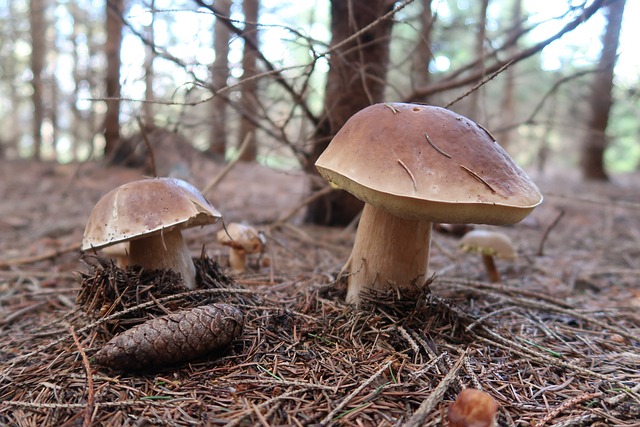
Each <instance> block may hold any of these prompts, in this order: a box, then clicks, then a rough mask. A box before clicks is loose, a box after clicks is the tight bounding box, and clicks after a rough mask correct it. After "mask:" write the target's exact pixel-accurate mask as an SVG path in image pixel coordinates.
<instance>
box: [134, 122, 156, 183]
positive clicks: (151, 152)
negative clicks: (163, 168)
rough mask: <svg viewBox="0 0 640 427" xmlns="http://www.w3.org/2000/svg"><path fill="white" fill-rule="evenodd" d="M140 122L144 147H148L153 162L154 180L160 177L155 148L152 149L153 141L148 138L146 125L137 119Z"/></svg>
mask: <svg viewBox="0 0 640 427" xmlns="http://www.w3.org/2000/svg"><path fill="white" fill-rule="evenodd" d="M136 120H137V121H138V126H139V127H140V134H141V135H142V140H143V141H144V145H145V146H146V147H147V153H148V155H149V160H150V161H151V176H153V177H154V178H155V177H157V176H158V173H157V171H156V157H155V156H154V155H153V148H151V141H149V137H148V136H147V132H145V128H144V124H143V123H142V120H141V119H140V117H136Z"/></svg>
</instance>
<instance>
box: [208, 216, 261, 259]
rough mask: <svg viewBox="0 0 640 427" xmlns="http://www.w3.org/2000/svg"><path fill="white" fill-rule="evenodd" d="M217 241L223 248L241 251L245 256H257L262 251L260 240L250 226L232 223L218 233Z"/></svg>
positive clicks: (258, 235)
mask: <svg viewBox="0 0 640 427" xmlns="http://www.w3.org/2000/svg"><path fill="white" fill-rule="evenodd" d="M217 237H218V241H219V242H220V243H222V244H223V245H225V246H229V247H231V248H233V249H236V250H242V251H244V253H246V254H257V253H258V252H260V251H261V250H262V239H261V238H260V234H258V232H257V231H256V229H255V228H253V227H251V226H250V225H246V224H240V223H237V222H232V223H230V224H227V225H226V227H225V228H224V229H222V230H220V231H218V236H217Z"/></svg>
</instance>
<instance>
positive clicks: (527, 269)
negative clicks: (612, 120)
mask: <svg viewBox="0 0 640 427" xmlns="http://www.w3.org/2000/svg"><path fill="white" fill-rule="evenodd" d="M4 166H5V165H3V168H4ZM35 167H36V166H34V168H35ZM98 168H99V167H98V166H96V167H95V169H96V171H94V170H91V171H86V172H85V174H84V175H82V174H81V175H82V176H80V177H79V178H77V179H78V180H81V179H86V180H90V181H88V182H92V183H93V182H95V180H94V179H92V178H95V176H94V175H95V174H98V173H103V172H100V171H97V169H98ZM5 170H6V169H5ZM241 172H243V174H239V173H238V174H237V176H236V177H235V178H234V174H233V173H231V174H230V176H229V177H228V179H230V180H233V179H236V180H240V179H246V180H247V181H249V180H250V179H249V177H247V176H246V173H251V172H250V171H249V170H248V169H245V170H242V171H241ZM19 175H20V174H15V176H16V178H15V179H14V181H16V182H12V181H11V176H10V174H9V173H7V174H6V176H3V178H6V179H3V181H2V184H0V189H1V191H2V193H1V194H2V196H3V204H2V207H1V210H0V213H2V214H3V215H2V217H3V218H4V217H7V218H17V217H20V215H18V214H16V212H17V209H16V206H18V205H19V206H20V207H21V208H22V207H26V206H28V201H26V200H25V199H23V198H20V199H18V196H20V192H21V187H20V183H18V182H17V180H18V177H19ZM53 175H54V176H44V178H46V179H45V180H44V181H39V179H43V172H42V170H38V171H36V172H34V173H33V174H31V176H32V177H33V178H32V180H33V181H34V182H35V183H38V182H39V183H40V184H37V185H36V187H37V188H36V189H35V190H34V189H33V187H30V188H29V189H26V188H25V189H23V191H24V193H25V194H28V197H29V198H32V199H33V204H34V205H37V206H36V209H35V210H33V211H28V213H27V214H25V215H24V220H23V221H14V220H9V221H5V222H3V223H2V224H4V225H3V227H4V229H6V230H7V235H10V236H11V237H12V238H11V241H10V242H9V241H6V240H3V243H2V245H3V246H2V247H1V248H0V249H2V253H3V256H2V260H0V261H2V262H4V263H3V267H2V268H0V317H1V318H2V321H0V328H1V329H0V330H1V332H2V334H1V335H0V343H1V345H0V366H1V376H0V423H1V424H5V425H17V426H27V425H83V424H84V425H88V424H92V425H109V426H121V425H122V426H125V425H174V426H196V425H230V426H244V425H364V426H368V425H372V426H374V425H375V426H396V425H397V426H403V425H406V426H418V425H420V426H438V425H446V421H444V420H446V419H447V408H448V406H449V405H450V404H451V403H452V402H453V401H454V400H455V398H456V396H457V395H458V393H459V392H460V391H461V390H462V389H464V388H476V389H480V390H482V391H484V392H486V393H488V394H489V395H491V396H492V397H493V399H495V401H496V402H497V403H498V406H499V407H498V424H499V425H501V426H502V425H508V426H608V425H618V426H633V425H638V420H639V419H640V373H639V372H640V351H639V345H640V344H639V343H640V339H639V338H640V318H639V316H638V305H640V288H639V287H638V283H639V280H638V277H640V265H638V263H637V262H638V261H637V260H638V259H640V244H639V242H640V232H639V231H638V230H640V209H639V208H638V206H639V205H638V203H640V200H638V198H639V197H640V196H638V195H640V191H639V189H638V184H637V182H638V180H636V181H633V180H632V179H631V180H629V182H619V183H617V185H609V186H593V187H590V188H589V189H588V191H585V189H584V188H578V189H575V188H565V189H563V190H565V192H564V193H563V194H565V195H566V194H589V195H590V197H591V198H590V199H589V200H583V199H579V198H568V197H559V196H554V195H553V193H552V191H559V190H558V185H557V183H556V182H548V183H547V182H544V181H542V182H541V187H542V188H543V192H544V189H545V185H546V186H547V188H549V189H550V194H551V195H550V196H549V197H547V201H546V202H545V205H543V206H542V207H541V208H539V209H538V210H536V212H535V213H534V215H532V216H531V217H530V218H529V219H528V220H525V221H524V222H523V223H522V224H519V225H517V226H515V227H509V228H507V229H505V232H507V233H508V234H510V235H511V237H512V238H513V239H514V241H516V242H518V243H519V246H520V253H521V257H520V258H519V259H518V260H517V261H515V262H514V263H512V264H510V265H506V266H503V269H504V278H505V281H504V283H503V284H489V283H487V282H486V280H485V278H484V276H483V274H484V273H483V270H482V264H481V261H480V260H479V259H474V258H473V257H469V256H466V255H465V256H463V255H461V254H459V253H457V252H456V250H455V248H456V242H457V241H456V239H455V238H454V237H450V236H436V237H435V239H434V248H433V251H432V253H433V254H432V261H431V268H432V271H434V272H435V273H436V274H435V276H434V277H433V278H430V279H429V280H427V281H425V283H416V288H415V289H414V290H413V292H410V293H407V294H398V293H393V292H390V293H384V294H380V293H378V294H368V295H367V296H366V298H365V302H364V303H363V304H362V306H361V307H359V308H357V309H356V308H355V307H353V306H348V305H346V304H345V303H344V302H343V298H344V294H345V281H344V278H342V279H341V278H338V277H337V273H338V272H339V271H340V267H341V264H342V263H344V261H345V260H346V259H347V258H348V255H349V251H350V245H351V244H352V241H353V231H352V230H350V229H346V230H342V229H327V228H323V227H312V226H302V225H291V224H288V225H286V226H283V227H279V228H277V229H270V227H269V223H271V222H272V221H275V220H277V218H278V216H277V213H274V214H273V215H271V216H270V217H269V216H266V215H265V216H264V217H263V218H262V222H259V221H260V214H261V213H262V214H263V215H264V212H263V211H262V212H261V211H260V204H259V203H262V202H254V204H253V205H251V203H245V205H244V209H247V210H249V211H250V213H249V214H248V215H251V216H252V218H254V220H255V219H258V221H256V222H257V223H258V224H259V226H260V227H261V228H262V229H263V230H264V231H265V233H266V235H267V240H268V250H267V251H266V253H267V254H268V256H269V258H270V262H269V263H268V265H267V266H266V267H265V266H263V265H260V266H256V265H255V261H256V260H254V264H253V269H252V270H251V271H249V272H247V273H245V274H243V275H239V276H227V275H225V273H224V271H222V272H221V273H220V275H219V276H217V277H216V278H213V277H211V279H210V282H211V283H216V285H214V286H208V287H207V286H205V287H202V288H200V289H198V290H195V291H186V290H180V289H171V287H170V286H169V287H168V288H167V290H166V292H158V291H157V288H153V289H154V291H153V292H147V294H145V295H143V298H138V299H136V298H133V299H129V300H128V301H126V304H121V305H117V304H120V302H122V301H123V300H124V299H123V298H121V299H120V302H118V303H117V304H116V305H115V306H113V307H111V308H109V309H108V310H106V311H105V312H104V313H103V314H104V316H95V315H94V314H91V312H92V311H93V310H96V309H97V311H98V313H99V312H100V309H101V307H103V306H104V305H105V300H101V301H98V300H93V302H91V301H92V300H91V299H89V298H87V299H86V300H85V304H94V305H93V306H91V307H92V308H91V310H87V309H86V307H84V308H82V304H81V305H77V304H76V298H77V296H78V295H79V294H81V292H82V288H81V286H80V284H81V282H82V279H83V278H85V279H86V278H87V275H90V274H94V273H95V271H94V272H93V273H92V270H91V269H90V268H89V267H87V265H83V264H82V263H81V262H80V261H79V258H80V257H79V255H78V253H77V252H75V251H68V252H65V251H62V252H61V253H58V254H57V255H53V256H51V257H44V258H42V259H38V260H37V261H33V260H31V261H29V263H20V264H14V263H12V262H10V261H11V260H12V259H20V258H27V257H31V258H33V256H37V255H38V251H40V254H44V255H47V254H49V253H51V252H46V250H45V249H47V248H54V249H55V248H60V247H67V246H69V245H72V244H73V243H74V242H79V235H81V233H82V227H83V221H84V220H86V215H88V210H90V208H91V206H92V205H91V202H90V201H91V200H93V201H95V200H97V198H98V197H99V196H100V194H101V192H103V191H104V190H105V189H106V188H98V186H96V185H94V184H91V185H84V186H80V184H77V185H79V186H80V188H81V189H82V191H75V192H68V193H67V195H66V196H64V197H63V196H62V195H61V194H60V193H56V192H55V191H52V190H51V189H52V188H54V187H52V186H51V185H50V184H49V183H48V181H54V180H56V179H57V180H58V181H60V182H66V183H68V181H67V179H68V176H69V175H68V174H67V175H62V176H57V175H56V174H55V173H54V174H53ZM109 176H111V175H109ZM21 178H22V179H24V175H23V176H22V177H21ZM280 178H282V177H281V176H280ZM287 178H291V177H287ZM296 179H298V178H296ZM114 180H115V178H114ZM257 181H258V182H260V181H265V180H264V179H263V180H260V179H258V180H257ZM282 181H283V183H281V184H280V185H281V187H276V188H275V189H273V188H272V189H271V190H270V191H282V192H283V193H286V191H287V190H286V188H287V187H285V186H284V185H285V182H286V181H287V179H282ZM236 182H239V181H236ZM271 182H272V183H273V181H271ZM112 184H114V182H111V181H110V182H105V183H104V185H105V186H107V185H112ZM565 185H567V184H565ZM581 185H583V184H581ZM112 186H115V185H112ZM231 189H232V186H230V187H229V192H228V193H225V190H224V189H222V188H221V192H220V193H218V194H217V197H216V198H218V197H219V198H220V199H221V200H222V199H225V198H229V199H231V198H233V197H234V195H233V193H232V191H231ZM551 190H552V191H551ZM248 191H249V190H248ZM250 191H258V190H253V189H252V190H250ZM262 191H266V189H263V190H262ZM56 194H57V197H58V203H57V205H56V206H57V209H58V210H59V211H60V212H62V216H65V215H66V221H67V222H68V224H67V223H65V224H63V225H65V227H66V228H65V230H66V231H65V232H63V233H57V234H55V235H48V234H46V232H45V233H44V234H43V231H41V230H38V229H36V227H38V226H42V227H44V225H43V223H46V224H47V225H51V219H50V217H44V216H42V217H39V215H45V214H48V213H49V211H51V209H50V208H48V207H47V204H46V203H44V202H43V201H42V198H43V197H44V198H47V197H49V198H54V197H55V196H56ZM303 196H304V195H301V197H300V198H302V197H303ZM634 197H635V198H634ZM288 198H291V197H290V196H289V197H288ZM605 200H613V204H611V203H609V204H604V203H602V202H603V201H605ZM619 202H622V203H619ZM12 203H13V205H12ZM85 205H86V206H85ZM12 206H13V210H12ZM78 206H84V207H83V208H82V209H79V208H78ZM221 209H222V207H221ZM560 210H562V211H564V212H565V214H564V216H563V218H562V221H560V222H559V224H558V225H557V226H555V227H554V229H553V230H551V232H550V233H548V234H549V238H548V240H547V241H546V242H545V248H544V255H536V253H537V249H538V244H539V243H540V239H541V237H542V236H543V234H545V231H547V230H546V228H547V226H548V224H550V223H551V222H552V221H553V219H554V218H556V217H557V213H558V211H560ZM242 215H244V213H243V212H241V211H239V210H237V211H233V212H232V214H231V215H230V218H228V219H229V220H241V219H242V218H241V217H242ZM70 219H75V221H76V222H75V225H74V223H73V221H71V220H70ZM293 224H295V222H294V223H293ZM49 229H50V230H52V229H54V228H53V227H49ZM44 231H46V230H44ZM214 234H215V232H214V231H213V230H209V231H207V230H206V229H202V230H197V231H194V232H193V233H191V234H190V235H188V237H187V239H188V241H189V242H190V243H189V245H190V246H191V247H194V248H196V247H202V246H204V251H205V253H206V254H208V255H209V256H210V257H211V260H212V261H211V262H214V261H215V263H219V264H220V265H223V266H225V262H227V259H226V251H224V250H223V248H222V247H218V246H217V245H216V244H215V243H213V238H212V237H211V236H213V235H214ZM27 236H30V238H31V240H28V239H27ZM34 236H36V237H35V238H36V239H39V240H38V241H34V240H33V239H34ZM45 239H46V240H45ZM47 250H48V249H47ZM98 264H100V263H98ZM100 265H101V267H102V269H103V273H104V274H107V277H110V276H109V275H117V274H120V273H118V272H117V270H114V269H112V267H111V266H110V264H109V263H104V264H100ZM95 266H96V264H95V263H94V264H93V267H95ZM210 268H211V267H209V269H207V268H205V269H204V271H211V270H210ZM199 271H203V268H202V266H200V267H199ZM214 271H216V272H218V273H219V272H220V271H219V270H218V269H217V267H215V268H214ZM76 272H79V273H76ZM105 272H106V273H105ZM147 273H148V272H140V271H137V272H136V271H132V272H130V273H129V277H131V275H132V274H133V277H138V278H142V276H143V275H144V274H147ZM218 273H216V274H218ZM136 274H137V275H138V276H136ZM92 277H93V276H92ZM129 280H130V279H129ZM149 280H151V281H152V282H153V281H155V282H154V286H159V285H158V284H159V283H161V282H162V281H163V280H164V281H167V280H168V282H167V283H169V284H172V283H173V284H175V283H176V280H175V278H171V277H170V273H165V274H164V276H163V275H160V276H158V275H153V274H149ZM150 289H151V288H150ZM142 291H143V292H144V289H142ZM127 292H129V291H127ZM125 293H126V292H125ZM94 295H95V294H94ZM132 295H133V294H132ZM140 295H141V294H138V297H139V296H140ZM129 296H131V295H129ZM103 297H104V298H112V299H113V296H111V297H109V296H108V295H103ZM81 301H82V299H81ZM215 303H223V304H230V305H232V306H235V307H237V308H238V309H240V310H241V311H242V312H243V314H244V330H243V332H242V334H241V335H240V336H239V337H237V338H236V339H235V340H234V341H233V342H232V343H231V345H230V346H229V348H228V349H227V350H226V351H225V352H223V353H221V354H212V355H211V356H204V357H202V358H198V359H196V360H194V361H191V362H185V363H181V364H177V365H173V366H170V367H165V368H160V369H158V370H155V371H152V372H143V373H124V372H119V371H116V370H110V369H108V368H103V367H100V366H99V365H97V364H96V363H95V360H93V357H94V356H95V354H96V353H97V352H98V351H100V349H101V348H103V347H104V345H105V342H107V341H108V339H110V337H111V336H113V335H115V334H118V333H122V331H123V330H126V329H128V328H130V327H131V325H133V324H137V323H141V322H142V321H145V320H147V319H148V318H159V317H161V316H164V315H167V314H168V313H172V312H176V311H179V310H182V309H185V308H189V307H190V306H201V305H205V304H215ZM123 325H124V326H123ZM74 336H76V338H77V339H74ZM83 354H85V355H86V356H88V358H87V359H88V365H87V363H86V362H85V361H84V360H83ZM87 371H90V372H91V380H92V381H87Z"/></svg>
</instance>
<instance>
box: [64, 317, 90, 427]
mask: <svg viewBox="0 0 640 427" xmlns="http://www.w3.org/2000/svg"><path fill="white" fill-rule="evenodd" d="M69 332H70V333H71V336H72V337H73V342H74V343H75V344H76V347H78V352H79V353H80V356H81V357H82V364H83V365H84V370H85V371H86V373H87V406H86V408H85V409H84V416H83V419H82V427H89V426H90V425H91V418H92V416H93V411H94V409H95V390H94V388H93V373H92V372H91V365H90V364H89V358H88V357H87V353H85V351H84V348H82V344H80V340H79V339H78V335H76V331H75V330H74V329H73V326H69Z"/></svg>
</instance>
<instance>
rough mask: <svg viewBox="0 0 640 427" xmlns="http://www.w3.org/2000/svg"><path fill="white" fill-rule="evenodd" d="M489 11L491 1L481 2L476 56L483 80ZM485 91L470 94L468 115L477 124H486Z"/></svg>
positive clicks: (478, 90) (477, 90)
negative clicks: (484, 115)
mask: <svg viewBox="0 0 640 427" xmlns="http://www.w3.org/2000/svg"><path fill="white" fill-rule="evenodd" d="M487 9H489V0H482V1H481V2H480V13H479V14H478V32H477V33H476V46H475V48H476V56H477V59H478V71H479V72H480V77H481V79H483V78H484V77H485V76H486V72H485V57H486V50H485V48H484V41H485V39H486V38H487ZM482 90H483V88H482V87H479V88H477V89H476V90H474V91H473V92H471V93H470V94H469V111H468V113H467V114H466V115H467V117H469V118H470V119H472V120H475V121H477V122H484V121H485V120H484V119H483V118H482V117H481V111H482V109H481V107H480V94H481V91H482Z"/></svg>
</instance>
